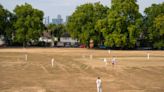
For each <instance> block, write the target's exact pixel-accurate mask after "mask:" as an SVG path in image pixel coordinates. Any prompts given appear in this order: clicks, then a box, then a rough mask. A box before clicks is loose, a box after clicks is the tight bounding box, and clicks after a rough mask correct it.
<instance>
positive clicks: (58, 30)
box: [47, 24, 66, 40]
mask: <svg viewBox="0 0 164 92" xmlns="http://www.w3.org/2000/svg"><path fill="white" fill-rule="evenodd" d="M47 28H48V31H49V32H50V33H51V36H52V37H57V38H58V40H59V39H60V37H61V36H62V34H63V33H65V32H66V28H65V25H63V24H58V25H56V24H49V25H48V27H47Z"/></svg>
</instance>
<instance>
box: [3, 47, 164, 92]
mask: <svg viewBox="0 0 164 92" xmlns="http://www.w3.org/2000/svg"><path fill="white" fill-rule="evenodd" d="M148 53H149V54H150V58H149V59H148V58H147V54H148ZM25 55H28V59H27V61H26V59H25ZM91 55H92V56H93V57H92V58H91ZM112 56H115V57H116V61H117V64H116V65H115V66H112V65H111V62H110V61H111V58H112ZM52 58H54V65H53V66H52V62H51V60H52ZM104 58H107V60H108V61H109V62H108V64H107V65H106V64H105V63H104V62H103V59H104ZM163 72H164V51H114V50H112V51H111V53H110V54H109V53H108V51H107V50H89V49H79V48H77V49H73V48H28V49H24V48H17V49H0V92H96V78H97V76H100V77H101V79H102V82H103V84H102V85H103V92H164V82H163V81H164V73H163Z"/></svg>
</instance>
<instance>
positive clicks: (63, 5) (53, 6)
mask: <svg viewBox="0 0 164 92" xmlns="http://www.w3.org/2000/svg"><path fill="white" fill-rule="evenodd" d="M25 2H26V3H29V4H31V5H32V6H33V7H34V8H37V9H39V10H42V11H43V12H44V16H45V17H46V16H49V17H50V22H51V19H52V18H56V17H57V15H58V14H60V15H61V16H62V18H63V19H64V21H65V19H66V16H70V15H71V14H72V13H73V12H74V11H75V9H76V7H77V6H79V5H81V4H85V3H95V2H100V3H101V4H103V5H105V6H108V7H110V6H111V0H0V4H1V5H3V7H4V8H5V9H8V10H10V11H13V9H14V8H15V6H16V5H21V4H24V3H25ZM162 2H164V0H138V2H137V3H138V4H139V11H140V12H141V13H142V14H143V11H144V9H145V8H146V7H149V6H151V5H152V4H153V3H156V4H159V3H162Z"/></svg>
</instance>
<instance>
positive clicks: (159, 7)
mask: <svg viewBox="0 0 164 92" xmlns="http://www.w3.org/2000/svg"><path fill="white" fill-rule="evenodd" d="M145 14H146V16H145V21H144V22H145V26H144V28H145V30H144V31H146V32H145V34H144V35H145V36H146V37H147V39H146V40H147V41H148V42H149V43H150V44H149V46H151V47H153V48H156V49H162V48H164V3H161V4H152V6H151V7H148V8H146V9H145Z"/></svg>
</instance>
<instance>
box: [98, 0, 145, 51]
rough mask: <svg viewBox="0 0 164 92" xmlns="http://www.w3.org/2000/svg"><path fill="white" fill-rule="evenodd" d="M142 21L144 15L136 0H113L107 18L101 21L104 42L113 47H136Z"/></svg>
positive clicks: (100, 27)
mask: <svg viewBox="0 0 164 92" xmlns="http://www.w3.org/2000/svg"><path fill="white" fill-rule="evenodd" d="M141 23H142V16H141V14H140V13H139V6H138V5H137V3H136V0H112V6H111V9H110V10H109V14H108V16H107V19H105V20H101V21H100V23H99V24H100V26H99V29H100V30H101V31H102V32H103V36H104V37H105V43H104V44H105V45H106V46H109V47H112V48H122V49H123V48H134V47H135V46H136V43H137V39H138V37H139V35H140V31H141V27H140V26H141ZM101 24H103V25H101Z"/></svg>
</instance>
